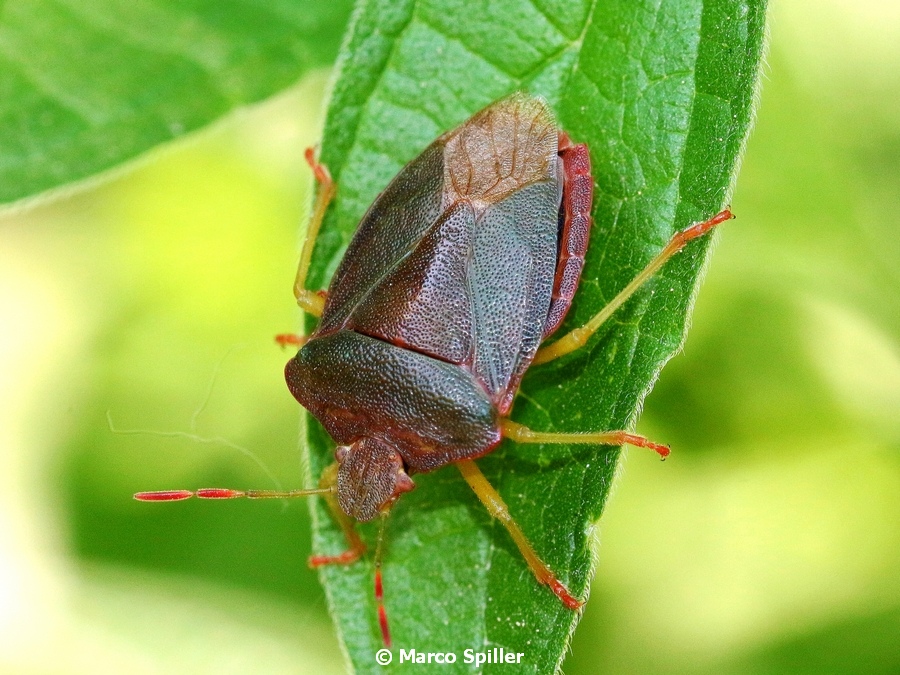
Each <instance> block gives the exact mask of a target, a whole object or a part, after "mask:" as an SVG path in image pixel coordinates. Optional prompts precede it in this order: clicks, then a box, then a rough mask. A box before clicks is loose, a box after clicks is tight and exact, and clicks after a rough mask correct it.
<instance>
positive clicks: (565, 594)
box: [547, 579, 584, 609]
mask: <svg viewBox="0 0 900 675" xmlns="http://www.w3.org/2000/svg"><path fill="white" fill-rule="evenodd" d="M547 585H548V586H549V587H550V590H551V591H553V592H554V593H555V594H556V597H557V598H559V599H560V600H562V603H563V604H564V605H565V606H566V607H568V608H569V609H579V608H580V607H581V606H582V605H583V604H584V603H583V602H582V601H581V600H579V599H578V598H576V597H575V596H573V595H572V594H571V593H569V589H568V588H566V587H565V586H563V585H562V583H561V582H560V581H559V580H558V579H552V580H548V581H547Z"/></svg>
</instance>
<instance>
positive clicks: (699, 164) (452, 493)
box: [310, 0, 765, 673]
mask: <svg viewBox="0 0 900 675" xmlns="http://www.w3.org/2000/svg"><path fill="white" fill-rule="evenodd" d="M764 12H765V2H764V0H751V1H749V2H738V1H736V0H706V1H705V2H701V0H672V1H669V2H663V3H660V2H650V1H647V0H597V1H595V2H587V1H584V2H581V3H579V4H577V5H576V4H573V3H571V2H561V1H558V0H534V1H533V2H531V3H522V2H519V1H518V0H506V1H495V2H490V3H488V2H479V3H471V2H463V1H462V0H418V1H416V0H404V1H403V2H398V1H396V0H363V2H361V4H360V6H359V7H358V11H357V14H356V15H355V18H354V21H353V24H352V25H351V28H350V36H349V39H348V40H347V41H346V42H345V48H344V51H343V53H342V56H341V58H340V61H339V64H340V71H339V78H338V80H337V83H336V87H335V91H334V95H333V98H332V101H331V104H330V108H329V111H328V116H327V121H326V129H325V137H324V142H323V147H322V159H323V161H324V162H325V163H326V164H328V165H329V166H330V168H331V170H332V173H333V174H334V175H335V177H336V179H337V181H338V185H339V188H338V198H337V201H336V203H335V204H334V206H333V208H332V209H331V211H330V213H329V216H328V218H327V219H326V222H325V224H324V227H323V230H322V233H321V235H320V238H319V241H318V244H317V249H316V253H315V261H314V268H313V270H312V278H311V287H320V286H321V287H325V286H327V280H328V279H329V277H330V275H331V273H332V272H333V270H334V268H335V266H336V265H337V262H338V261H339V259H340V256H341V254H342V251H343V249H344V247H345V246H346V245H347V243H348V241H349V239H350V237H351V236H352V234H353V232H354V229H355V227H356V225H357V223H358V221H359V219H360V217H361V216H362V214H363V213H364V211H365V209H366V207H367V206H368V205H369V204H370V203H371V201H372V200H373V198H374V197H375V196H376V195H377V194H378V193H379V191H380V190H382V189H383V188H384V186H385V185H386V184H387V183H388V181H389V180H390V179H391V178H392V177H393V176H394V175H395V174H396V173H397V172H398V171H399V170H400V168H401V167H402V166H403V165H404V164H405V163H407V162H408V161H409V160H410V159H411V158H413V157H414V156H416V155H417V154H418V153H419V152H420V151H421V150H422V149H423V148H424V147H425V146H426V145H427V144H428V143H429V142H430V141H432V140H433V139H434V138H435V137H436V136H437V135H438V134H439V133H441V132H443V131H445V130H447V129H449V128H452V127H454V126H456V125H457V124H459V123H460V122H462V121H464V120H465V119H466V118H467V117H469V115H471V114H472V113H474V112H475V111H477V110H479V109H480V108H482V107H483V106H485V105H487V104H489V103H491V102H492V101H494V100H496V99H497V98H500V97H501V96H503V95H505V94H507V93H509V92H511V91H514V90H517V89H524V90H528V91H530V92H533V93H536V94H540V95H543V96H544V97H546V98H547V99H548V100H549V101H550V103H551V105H552V106H553V108H554V110H555V111H556V113H557V115H558V119H559V121H560V124H561V126H562V127H563V128H564V129H565V130H567V131H568V132H569V134H570V135H571V136H572V138H573V139H574V140H575V141H576V142H586V143H588V144H589V146H590V149H591V156H592V161H593V166H594V177H595V181H596V196H595V208H594V219H595V225H594V231H593V233H592V242H591V246H590V250H589V253H588V256H587V262H586V268H585V272H584V280H583V282H582V284H581V287H580V289H579V291H578V295H577V296H576V298H575V303H574V306H573V311H572V312H571V313H570V316H569V318H568V320H567V327H568V328H571V327H573V326H575V325H577V324H579V323H581V322H583V321H585V320H586V319H587V318H588V317H590V316H591V315H593V314H594V313H595V312H596V311H598V310H599V309H600V308H601V307H602V306H603V305H604V304H605V303H606V302H608V301H609V300H610V299H611V298H612V297H613V296H614V295H615V293H616V292H617V291H618V290H620V289H621V288H622V287H623V286H624V285H625V284H626V283H627V282H628V281H629V280H630V279H631V278H633V277H634V275H635V274H636V273H637V272H638V271H639V270H640V269H641V268H642V267H643V266H644V265H645V264H646V263H647V262H648V261H649V260H650V258H651V257H652V256H653V255H654V254H655V253H657V252H658V251H659V250H660V249H661V248H662V246H663V245H664V244H665V242H666V241H667V240H668V238H669V237H670V236H671V235H672V233H674V232H675V231H676V230H679V229H682V228H684V227H686V226H688V225H690V224H691V222H694V221H699V220H703V219H706V218H707V217H709V216H711V215H713V214H714V213H716V212H717V211H718V210H719V209H720V208H721V207H722V205H723V204H724V203H725V202H726V199H727V197H728V195H729V192H730V190H731V186H732V182H733V178H734V174H735V170H736V166H737V160H738V156H739V154H740V151H741V149H742V147H743V144H744V141H745V138H746V136H747V132H748V129H749V126H750V120H751V110H752V104H753V99H754V92H755V87H756V82H757V77H758V70H759V63H760V57H761V51H762V43H763V33H764ZM708 244H709V241H708V238H706V239H704V240H702V241H699V242H695V243H693V244H692V245H690V246H689V247H688V248H687V249H686V250H685V251H684V252H683V253H682V254H680V255H679V256H678V257H677V258H676V259H675V260H673V261H671V262H670V264H668V265H667V266H666V267H665V268H664V270H663V271H662V272H661V274H659V275H658V276H657V277H656V278H655V279H654V280H652V281H651V282H650V283H648V284H647V285H646V286H645V287H644V288H643V289H642V290H641V291H640V292H639V294H638V295H637V296H636V297H635V298H633V299H632V300H631V301H630V302H628V303H627V304H626V305H625V306H624V307H623V308H621V309H620V311H618V312H617V313H616V314H615V316H614V317H613V318H612V319H611V320H610V321H609V322H608V323H607V325H605V326H604V327H603V328H602V329H601V331H600V333H599V334H598V335H596V336H595V337H594V338H593V339H592V340H591V341H590V343H589V345H588V347H587V348H586V349H583V350H580V351H579V352H576V353H575V354H572V355H569V356H568V357H566V358H564V359H561V360H560V361H559V362H553V363H550V364H547V365H545V366H535V367H534V368H533V369H532V370H531V371H529V373H528V375H527V377H526V379H525V382H524V384H523V387H522V391H521V393H520V395H519V398H518V399H517V403H516V406H515V410H514V411H513V415H512V417H513V419H515V420H517V421H519V422H522V423H524V424H527V425H529V426H531V427H533V428H536V429H541V430H558V431H589V430H604V429H618V428H623V427H624V428H630V427H632V426H633V425H634V422H635V420H636V417H637V412H638V410H639V408H640V405H641V401H642V399H643V397H644V396H645V395H646V393H647V392H648V390H649V389H650V386H651V384H652V382H653V381H654V379H655V378H656V376H657V374H658V372H659V370H660V368H661V367H662V365H663V363H664V362H665V361H666V360H667V359H669V358H670V357H671V356H672V354H673V353H674V352H675V351H676V350H677V349H678V348H679V346H680V345H681V343H682V340H683V337H684V331H685V325H686V321H687V315H688V312H689V309H690V306H691V300H692V297H693V295H694V293H695V291H696V289H697V285H698V278H699V275H700V270H701V267H702V265H703V263H704V261H705V258H706V252H707V248H708ZM310 426H311V429H310V437H311V441H312V445H313V449H312V451H311V452H312V457H311V467H312V470H313V472H314V474H315V475H318V473H319V472H320V471H321V470H322V468H323V467H324V466H325V465H326V464H327V463H329V462H330V461H331V451H332V448H333V443H332V442H331V441H330V440H329V439H328V438H327V436H326V435H325V434H324V432H323V431H322V430H321V428H320V427H319V426H318V425H317V424H315V423H313V424H311V425H310ZM659 440H665V439H659ZM677 451H678V449H677V448H676V449H675V452H676V453H677ZM640 452H647V451H643V450H642V451H640ZM617 458H618V451H617V450H616V449H612V448H599V447H583V446H581V447H562V448H561V447H555V448H551V447H549V446H547V447H541V446H532V445H528V446H526V445H522V446H516V445H514V444H511V443H504V445H503V446H502V447H501V448H500V449H499V450H498V451H496V452H494V453H492V454H491V455H489V456H488V457H486V458H484V459H483V460H479V464H480V466H481V467H482V469H483V470H484V472H485V473H486V474H487V476H488V478H489V479H490V480H491V481H492V482H493V484H494V485H495V486H496V487H497V488H498V489H499V491H500V492H501V494H502V495H503V497H504V499H505V500H506V501H507V503H508V504H509V507H510V510H511V511H512V514H513V516H514V517H515V518H516V519H517V520H518V522H519V524H520V525H521V526H522V529H523V530H524V531H525V533H526V535H527V536H528V537H530V539H531V541H532V542H533V543H534V545H535V547H536V549H537V551H538V552H539V553H540V554H541V555H542V556H543V557H544V558H545V560H546V561H547V562H548V563H549V564H550V565H551V567H552V568H553V569H554V570H555V571H556V572H557V574H558V575H559V576H560V577H561V579H562V580H563V581H564V582H565V583H567V584H568V585H569V588H570V589H572V590H573V591H574V592H575V594H577V595H579V596H581V597H584V596H585V595H586V593H587V588H588V584H589V581H590V577H591V573H592V553H591V531H592V528H593V523H594V522H595V521H596V520H597V518H598V517H599V516H600V513H601V511H602V508H603V505H604V502H605V501H606V498H607V496H608V494H609V489H610V486H611V484H612V481H613V476H614V474H615V470H616V462H617ZM642 461H643V460H642ZM647 461H649V458H648V460H647ZM659 470H660V471H665V466H661V467H660V469H659ZM416 482H417V484H418V488H417V489H416V490H415V491H414V492H412V493H410V494H409V495H405V496H404V497H403V498H402V499H401V500H400V501H399V502H398V504H397V506H396V507H395V508H394V509H393V512H392V515H391V518H390V520H389V524H388V529H387V535H386V554H385V565H384V583H385V594H386V605H387V609H388V614H389V617H390V621H391V626H392V630H393V634H394V638H395V640H394V642H395V646H394V654H395V655H394V662H393V665H391V666H389V667H388V668H381V667H380V666H377V665H375V661H374V654H375V652H376V651H377V650H378V649H379V648H380V647H381V643H380V642H381V641H380V636H379V632H378V627H377V621H376V612H375V605H374V601H373V592H372V579H373V567H372V561H371V558H368V559H367V560H365V561H364V562H362V563H358V564H355V565H352V566H349V567H343V568H339V567H333V568H328V569H325V570H323V572H322V579H323V581H324V584H325V587H326V590H327V593H328V598H329V602H330V605H331V608H332V612H333V615H334V617H335V621H336V623H337V625H338V628H339V630H340V633H341V635H342V638H343V640H344V642H345V644H346V646H347V650H348V652H349V656H350V658H351V660H352V662H353V664H354V666H355V668H356V669H357V670H358V671H359V672H402V670H403V667H405V666H401V665H400V664H399V663H398V661H399V650H400V649H407V650H409V649H411V648H415V649H417V650H418V651H420V652H428V651H435V652H436V651H440V652H447V651H452V652H455V653H456V654H457V657H458V661H457V663H456V664H455V665H454V666H447V667H442V668H441V671H440V672H471V670H472V668H473V666H472V665H469V664H465V663H463V659H464V650H465V649H474V650H476V651H485V650H487V649H490V648H492V647H503V648H505V649H506V650H507V651H512V652H521V653H524V654H525V657H524V658H523V660H522V664H521V665H518V666H510V665H503V666H492V665H487V666H484V667H483V671H484V672H494V671H497V672H504V673H513V672H529V673H530V672H535V673H549V672H553V671H554V670H555V669H556V668H557V667H558V665H559V663H560V662H561V660H562V658H563V655H564V653H565V649H566V645H567V643H568V639H569V637H570V635H571V633H572V631H573V629H574V626H575V624H576V622H577V619H578V615H577V613H575V612H572V611H570V610H568V609H566V608H565V607H563V606H562V604H561V603H560V602H559V600H557V598H556V597H555V596H554V595H552V594H551V593H550V592H549V591H548V590H547V589H546V588H544V587H542V586H540V585H539V584H538V583H537V582H536V581H535V579H534V578H533V576H532V575H531V573H530V572H529V570H528V567H527V566H526V564H525V562H524V561H523V560H522V558H521V556H520V555H519V553H518V551H517V549H516V548H515V546H514V544H513V542H512V541H511V539H510V537H509V536H508V535H507V533H506V531H505V530H504V529H503V528H502V527H501V526H500V525H499V524H497V523H494V522H492V521H491V519H490V518H489V517H488V515H487V513H486V512H485V511H484V509H483V508H482V506H481V504H480V503H479V502H478V500H477V499H476V497H475V496H474V494H472V493H471V491H470V490H469V489H468V487H467V486H466V485H465V483H463V482H462V480H461V479H460V476H459V474H458V472H457V471H456V470H455V469H454V468H453V467H447V468H444V469H442V470H440V471H437V472H435V473H432V474H428V475H420V476H417V477H416ZM314 515H315V518H316V523H317V525H316V530H315V534H314V547H315V549H316V550H317V551H319V552H329V553H336V552H339V551H340V550H342V548H343V547H344V546H345V544H344V542H343V539H342V537H341V534H340V531H339V530H338V529H337V528H336V526H335V524H334V522H333V520H332V519H331V518H330V517H329V515H328V513H327V510H326V509H325V508H324V506H322V505H321V504H319V505H318V506H317V507H315V514H314ZM362 531H363V534H364V536H365V537H366V538H367V540H368V541H369V542H370V543H374V540H375V532H374V530H373V529H372V527H371V526H368V527H363V528H362ZM601 557H602V556H601ZM661 564H662V563H661ZM406 666H407V667H408V664H406Z"/></svg>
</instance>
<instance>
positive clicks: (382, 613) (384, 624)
mask: <svg viewBox="0 0 900 675" xmlns="http://www.w3.org/2000/svg"><path fill="white" fill-rule="evenodd" d="M389 514H390V511H387V510H386V511H382V513H381V525H380V526H379V528H378V542H377V543H376V544H375V603H376V604H377V605H378V625H379V626H381V638H382V640H384V646H385V647H390V646H391V631H390V628H388V618H387V611H386V610H385V608H384V587H383V586H382V583H381V554H382V551H383V549H384V546H383V544H384V529H385V525H387V519H388V515H389Z"/></svg>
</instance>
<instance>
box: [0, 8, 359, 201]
mask: <svg viewBox="0 0 900 675" xmlns="http://www.w3.org/2000/svg"><path fill="white" fill-rule="evenodd" d="M349 13H350V0H329V1H328V2H316V1H315V0H305V1H303V0H297V1H292V0H273V1H270V2H248V1H247V0H192V1H191V2H175V1H174V0H6V1H5V2H0V203H5V202H11V201H15V200H19V199H23V198H25V197H29V196H31V195H35V194H37V193H40V192H43V191H45V190H50V189H52V188H57V187H60V186H64V185H67V184H69V183H72V182H73V181H78V180H81V179H84V178H87V177H90V176H93V175H94V174H96V173H98V172H100V171H104V170H106V169H110V168H113V167H116V166H118V165H120V164H121V163H122V162H124V161H126V160H129V159H131V158H133V157H135V156H137V155H139V154H140V153H142V152H144V151H146V150H148V149H150V148H153V147H155V146H156V145H158V144H160V143H163V142H165V141H169V140H171V139H173V138H177V137H179V136H182V135H184V134H186V133H188V132H190V131H193V130H195V129H198V128H200V127H202V126H205V125H206V124H209V123H210V122H212V121H213V120H215V119H217V118H219V117H221V116H222V115H224V114H225V113H227V112H229V111H231V110H233V109H235V108H237V107H240V106H242V105H246V104H248V103H253V102H255V101H259V100H261V99H263V98H266V97H268V96H271V95H272V94H274V93H276V92H278V91H279V90H281V89H283V88H284V87H286V86H288V85H290V84H292V83H293V82H295V81H297V80H298V79H299V78H300V76H301V75H303V73H304V72H306V71H307V70H308V69H310V68H312V67H315V66H327V65H329V64H330V63H331V62H332V60H333V59H334V56H335V54H336V53H337V49H338V44H339V41H340V35H341V33H342V32H343V29H344V26H345V24H346V21H347V17H348V15H349Z"/></svg>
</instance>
